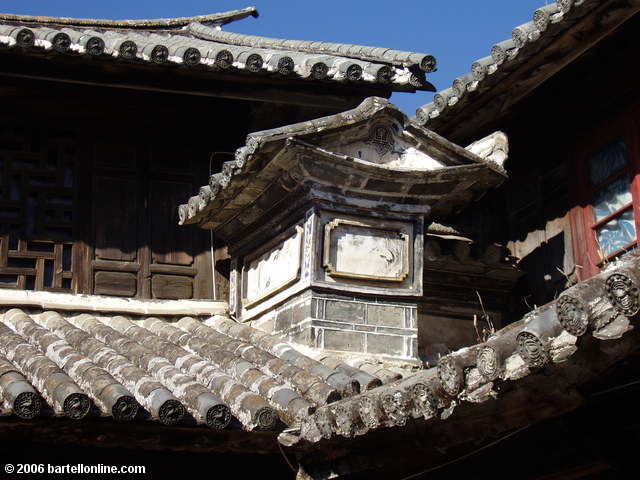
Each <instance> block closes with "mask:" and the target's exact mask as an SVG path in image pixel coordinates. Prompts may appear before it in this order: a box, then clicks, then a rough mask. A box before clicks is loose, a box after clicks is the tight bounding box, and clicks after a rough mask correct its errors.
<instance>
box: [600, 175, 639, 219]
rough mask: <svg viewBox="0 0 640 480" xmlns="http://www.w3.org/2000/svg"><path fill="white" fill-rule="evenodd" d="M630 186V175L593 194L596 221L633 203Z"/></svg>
mask: <svg viewBox="0 0 640 480" xmlns="http://www.w3.org/2000/svg"><path fill="white" fill-rule="evenodd" d="M629 187H630V186H629V177H628V176H625V177H622V178H620V179H618V180H616V181H615V182H611V183H610V184H609V185H607V186H606V187H603V188H602V189H600V190H598V191H597V192H595V193H594V194H593V213H594V214H595V217H596V222H597V221H598V220H601V219H603V218H604V217H606V216H607V215H611V214H612V213H615V212H616V211H618V210H620V209H621V208H622V207H624V206H625V205H627V204H629V203H631V190H630V189H629Z"/></svg>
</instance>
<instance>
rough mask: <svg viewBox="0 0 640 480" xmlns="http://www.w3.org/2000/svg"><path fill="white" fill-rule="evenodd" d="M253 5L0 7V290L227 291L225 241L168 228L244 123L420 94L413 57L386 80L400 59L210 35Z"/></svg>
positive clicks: (156, 295)
mask: <svg viewBox="0 0 640 480" xmlns="http://www.w3.org/2000/svg"><path fill="white" fill-rule="evenodd" d="M252 15H253V16H257V13H256V10H255V9H252V8H250V9H245V10H241V11H237V12H229V13H224V14H214V15H209V16H203V17H194V18H185V19H179V20H176V21H174V20H168V21H167V20H158V21H154V20H141V21H122V22H118V21H95V22H91V21H87V20H77V21H74V20H64V19H55V18H44V17H26V16H14V15H5V16H3V17H2V19H1V20H2V26H1V28H2V38H3V40H2V48H1V49H0V55H1V56H2V64H3V68H2V72H1V82H2V84H1V85H2V87H1V88H2V96H3V109H2V113H1V115H2V119H1V125H2V130H1V133H0V152H1V153H0V161H1V162H2V163H1V167H0V172H1V174H2V180H1V181H0V186H1V188H2V190H1V192H2V193H1V194H0V199H1V202H2V203H1V205H2V206H1V208H0V218H1V219H2V220H1V221H0V228H1V232H0V235H1V236H0V238H1V240H0V288H12V289H20V290H30V291H49V292H64V293H83V294H96V295H112V296H119V297H128V298H141V299H213V298H214V297H215V298H216V299H225V298H226V282H225V281H223V279H222V278H219V281H220V285H219V288H217V289H214V286H213V282H212V280H211V279H212V270H211V269H212V264H213V263H212V258H211V256H212V252H213V254H214V255H217V257H218V258H216V260H220V262H219V264H218V262H216V264H218V266H219V269H220V270H221V271H222V272H223V275H224V272H225V271H227V272H228V262H227V265H226V266H225V260H226V258H225V255H224V250H223V249H221V248H222V247H223V245H215V247H212V245H211V237H210V235H209V233H208V232H202V231H199V230H196V229H186V228H179V227H178V226H177V221H176V219H177V211H176V208H177V205H178V204H179V203H180V201H181V200H182V199H183V198H185V197H187V196H188V195H190V194H191V192H193V190H194V189H197V187H198V186H199V185H200V184H201V183H202V179H203V178H207V177H208V176H209V175H210V174H211V173H212V172H216V171H218V170H219V169H220V168H221V166H222V163H223V162H224V161H225V160H228V159H229V158H232V157H233V152H234V151H235V149H236V148H237V145H239V144H241V143H242V141H243V139H244V137H245V136H246V135H247V134H248V133H249V132H252V131H255V130H260V129H264V128H271V127H275V126H280V125H283V124H287V123H292V122H296V121H303V120H309V119H312V118H315V117H318V116H322V115H326V114H329V113H336V112H338V111H342V110H345V109H348V108H351V107H353V106H355V105H357V104H358V103H360V102H361V101H362V100H363V99H364V98H366V97H367V96H370V95H378V96H386V97H388V96H390V94H391V92H392V91H394V90H404V91H414V90H415V89H416V88H422V89H425V88H426V89H429V88H431V87H430V86H429V84H428V83H427V82H426V80H425V79H424V72H423V71H422V70H420V68H419V67H417V66H416V68H415V69H414V68H413V67H411V69H412V70H415V72H412V73H409V72H408V71H407V73H408V74H409V75H410V76H412V77H413V80H412V81H413V83H409V80H406V81H404V80H402V81H400V80H398V79H397V78H395V77H398V78H399V77H400V75H397V76H396V75H395V71H392V69H394V68H395V65H394V63H396V64H399V63H402V61H404V60H402V61H394V60H387V59H385V58H382V57H380V58H377V57H376V56H375V55H373V56H372V55H368V56H367V55H364V58H365V59H367V58H368V59H369V60H368V61H367V60H360V59H355V60H349V59H348V58H346V57H340V56H336V55H335V54H334V55H328V54H325V55H321V54H320V53H318V54H305V53H304V51H303V50H301V51H296V50H295V49H290V50H285V51H278V52H276V54H275V55H274V51H273V50H270V49H269V48H268V46H266V45H262V44H261V43H260V42H263V43H264V42H265V41H267V40H269V39H266V40H265V39H261V37H256V38H249V39H248V40H247V41H246V42H244V44H243V45H240V46H238V45H234V44H233V42H231V43H224V42H225V39H224V38H221V39H220V40H218V41H215V39H214V40H211V39H209V36H208V35H209V33H210V32H209V31H213V32H214V33H215V28H213V27H211V25H224V24H226V23H228V22H231V21H234V20H239V19H242V18H245V17H247V16H252ZM200 22H203V23H200ZM205 24H206V25H205ZM207 25H209V26H207ZM189 26H190V27H189ZM189 28H191V30H193V31H191V30H189ZM198 28H200V29H201V30H202V31H201V33H198ZM194 32H195V33H194ZM224 33H225V32H222V34H219V36H220V35H222V36H224ZM198 35H199V36H198ZM309 43H310V42H309ZM353 47H354V48H356V47H357V46H353ZM359 48H361V49H363V48H364V47H359ZM365 53H366V52H365ZM407 55H410V54H409V53H408V52H407ZM416 55H417V56H418V57H419V58H418V61H420V60H422V59H424V58H427V63H428V61H431V60H430V59H432V57H430V56H427V57H425V56H422V57H420V56H419V55H418V54H416ZM360 56H362V55H360ZM321 57H322V58H321ZM412 62H413V61H407V62H405V63H407V64H409V65H414V64H415V62H413V63H412ZM398 68H399V71H398V73H400V70H403V69H405V67H402V66H399V67H398ZM425 68H426V69H427V70H428V69H433V68H435V67H434V65H430V64H429V65H427V66H426V67H425ZM285 92H286V94H285ZM214 290H215V291H214Z"/></svg>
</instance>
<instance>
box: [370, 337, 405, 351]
mask: <svg viewBox="0 0 640 480" xmlns="http://www.w3.org/2000/svg"><path fill="white" fill-rule="evenodd" d="M367 352H368V353H382V354H386V355H404V354H405V351H404V337H400V336H395V335H379V334H374V333H373V334H372V333H369V334H367Z"/></svg>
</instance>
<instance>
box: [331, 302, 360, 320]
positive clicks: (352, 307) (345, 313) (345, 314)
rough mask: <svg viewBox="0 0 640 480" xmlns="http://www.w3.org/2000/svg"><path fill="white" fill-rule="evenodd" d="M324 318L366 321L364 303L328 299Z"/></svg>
mask: <svg viewBox="0 0 640 480" xmlns="http://www.w3.org/2000/svg"><path fill="white" fill-rule="evenodd" d="M324 318H325V319H326V320H340V321H343V322H349V323H364V304H363V303H355V302H339V301H335V300H327V301H326V304H325V312H324Z"/></svg>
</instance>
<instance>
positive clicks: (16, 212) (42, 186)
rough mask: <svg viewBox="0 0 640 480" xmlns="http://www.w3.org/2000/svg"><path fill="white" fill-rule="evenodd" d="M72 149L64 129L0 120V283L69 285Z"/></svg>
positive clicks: (62, 289)
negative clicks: (1, 121) (45, 128)
mask: <svg viewBox="0 0 640 480" xmlns="http://www.w3.org/2000/svg"><path fill="white" fill-rule="evenodd" d="M77 157H78V148H77V145H76V144H75V142H74V141H73V137H72V135H70V134H66V133H64V132H55V131H51V130H48V131H47V132H46V134H45V133H43V132H42V131H40V130H39V129H37V128H27V127H22V126H15V125H11V124H7V123H0V288H17V289H26V290H48V291H59V292H70V291H72V288H73V283H74V279H73V274H72V267H73V266H72V258H73V255H72V249H73V238H74V225H73V222H74V190H73V186H74V178H75V170H76V162H77Z"/></svg>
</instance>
